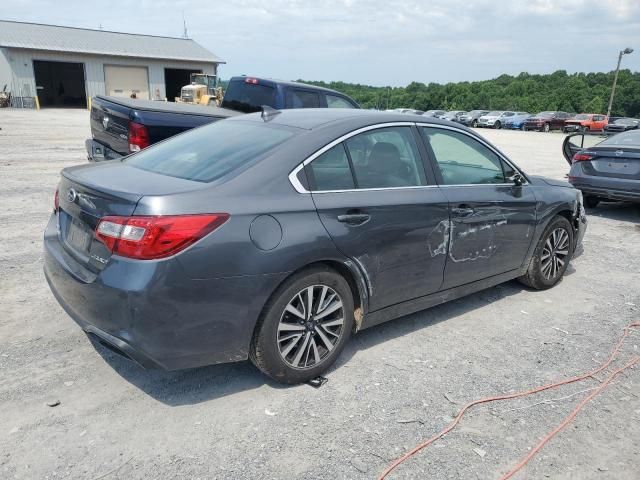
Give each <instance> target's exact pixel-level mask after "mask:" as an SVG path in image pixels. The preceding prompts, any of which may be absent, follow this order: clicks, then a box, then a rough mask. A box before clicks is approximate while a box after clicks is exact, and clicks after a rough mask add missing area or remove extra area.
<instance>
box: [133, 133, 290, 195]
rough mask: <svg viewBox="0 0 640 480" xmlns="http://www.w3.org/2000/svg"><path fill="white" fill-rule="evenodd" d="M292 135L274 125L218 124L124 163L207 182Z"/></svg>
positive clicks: (157, 146)
mask: <svg viewBox="0 0 640 480" xmlns="http://www.w3.org/2000/svg"><path fill="white" fill-rule="evenodd" d="M293 135H294V133H293V131H292V130H289V129H286V128H283V127H280V126H276V125H270V124H265V123H251V122H243V121H233V122H230V121H220V122H216V123H212V124H209V125H206V126H204V127H200V128H196V129H193V130H189V131H188V132H186V133H183V134H181V135H178V136H176V137H173V138H171V139H170V140H167V141H165V142H162V143H159V144H157V145H153V146H151V147H149V148H146V149H144V150H142V151H141V152H138V153H136V154H135V155H133V156H131V157H130V158H128V159H127V160H125V161H126V163H127V164H128V165H132V166H134V167H137V168H141V169H143V170H147V171H150V172H154V173H160V174H162V175H168V176H171V177H178V178H184V179H186V180H195V181H198V182H211V181H213V180H216V179H218V178H220V177H222V176H223V175H226V174H227V173H229V172H231V171H233V170H235V169H236V168H238V167H240V166H241V165H244V164H247V163H249V162H253V161H255V160H257V159H259V158H260V157H261V156H263V155H265V154H267V153H268V152H269V151H270V150H272V149H273V148H275V147H276V146H277V145H279V144H281V143H282V142H284V141H286V140H287V139H288V138H290V137H292V136H293Z"/></svg>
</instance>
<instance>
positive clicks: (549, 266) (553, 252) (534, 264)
mask: <svg viewBox="0 0 640 480" xmlns="http://www.w3.org/2000/svg"><path fill="white" fill-rule="evenodd" d="M572 255H573V228H571V224H570V223H569V220H567V219H566V218H564V217H561V216H557V217H555V218H554V219H553V220H551V222H550V223H549V225H548V226H547V228H546V229H545V231H544V233H543V234H542V237H541V238H540V241H539V242H538V245H537V246H536V249H535V251H534V253H533V257H532V258H531V262H530V263H529V267H528V268H527V271H526V272H525V274H524V275H523V276H521V277H520V278H519V279H518V280H520V282H522V283H524V284H525V285H527V286H528V287H531V288H535V289H536V290H546V289H547V288H551V287H553V286H554V285H555V284H557V283H558V282H559V281H560V280H561V279H562V276H563V275H564V272H565V271H566V270H567V267H568V266H569V261H570V260H571V257H572Z"/></svg>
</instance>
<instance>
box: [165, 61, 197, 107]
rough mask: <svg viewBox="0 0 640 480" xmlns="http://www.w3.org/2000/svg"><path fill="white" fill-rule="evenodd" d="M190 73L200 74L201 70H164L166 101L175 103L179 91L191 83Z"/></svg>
mask: <svg viewBox="0 0 640 480" xmlns="http://www.w3.org/2000/svg"><path fill="white" fill-rule="evenodd" d="M192 73H202V70H187V69H182V68H165V69H164V84H165V89H166V92H167V93H166V95H167V100H169V101H170V102H175V101H176V97H179V96H180V90H181V89H182V87H184V86H185V85H189V83H190V82H191V74H192Z"/></svg>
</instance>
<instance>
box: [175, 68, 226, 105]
mask: <svg viewBox="0 0 640 480" xmlns="http://www.w3.org/2000/svg"><path fill="white" fill-rule="evenodd" d="M216 82H217V78H216V76H215V75H207V74H205V73H192V74H191V83H190V84H189V85H185V86H184V87H182V89H181V90H180V97H176V99H175V100H176V102H178V103H190V104H192V105H193V104H195V105H210V106H213V107H218V106H220V103H221V102H222V88H220V87H216Z"/></svg>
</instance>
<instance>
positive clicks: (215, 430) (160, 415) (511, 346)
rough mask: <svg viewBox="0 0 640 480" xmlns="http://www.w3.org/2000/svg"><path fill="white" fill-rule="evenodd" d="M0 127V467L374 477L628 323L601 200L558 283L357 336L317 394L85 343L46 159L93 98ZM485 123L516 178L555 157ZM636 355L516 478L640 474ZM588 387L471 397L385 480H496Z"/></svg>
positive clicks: (626, 275)
mask: <svg viewBox="0 0 640 480" xmlns="http://www.w3.org/2000/svg"><path fill="white" fill-rule="evenodd" d="M0 128H2V130H0V179H1V182H0V199H1V201H2V209H1V210H0V247H1V248H0V292H1V293H0V301H1V308H0V412H1V413H0V478H3V479H12V478H20V479H33V478H35V479H41V478H43V479H44V478H48V479H61V478H89V479H98V478H100V479H115V478H123V479H124V478H126V479H143V478H144V479H150V478H158V479H168V478H190V479H196V478H202V479H205V478H207V479H210V478H233V479H256V478H264V479H271V478H273V479H280V478H287V479H302V478H313V479H316V478H317V479H337V478H345V479H360V478H362V479H365V478H375V477H376V476H377V475H379V474H380V473H381V472H382V471H383V470H384V467H385V466H386V465H387V464H388V463H389V462H390V461H391V460H393V459H394V458H396V457H398V456H399V455H401V454H402V453H403V452H405V451H406V450H408V449H410V448H411V447H413V446H414V445H416V444H417V443H419V442H420V441H421V440H423V439H425V438H428V437H430V436H431V435H432V434H434V433H435V432H437V431H439V430H440V429H442V428H443V427H444V426H445V425H446V424H447V423H448V422H449V421H450V420H451V418H452V416H454V415H455V414H456V412H457V410H458V409H459V408H460V405H461V404H462V403H466V402H468V401H471V400H473V399H476V398H480V397H482V396H486V395H496V394H502V393H505V392H513V391H518V390H522V389H529V388H531V387H534V386H537V385H541V384H543V383H547V382H550V381H554V380H558V379H562V378H565V377H568V376H573V375H576V374H579V373H582V372H586V371H589V370H591V369H594V368H595V367H596V366H598V365H599V364H600V363H601V362H603V360H604V359H605V358H606V356H607V355H608V353H609V351H610V349H611V347H612V346H613V344H614V343H615V341H616V340H617V339H618V338H619V336H620V334H621V333H622V328H623V326H624V325H626V324H627V323H629V322H630V321H632V320H635V321H638V320H640V318H639V317H640V315H639V311H640V290H639V289H638V285H639V284H640V254H639V252H640V229H639V228H638V225H639V224H640V208H639V207H638V206H635V207H634V206H629V205H623V204H616V203H610V204H604V205H601V206H599V207H598V208H597V209H595V210H591V211H589V212H588V213H589V227H588V230H587V235H586V238H585V253H584V255H582V256H581V257H579V258H577V259H576V260H574V262H573V263H572V266H571V267H570V269H569V271H568V274H567V276H566V277H565V278H564V280H563V281H562V282H561V283H560V284H559V285H558V286H556V287H555V288H553V289H552V290H549V291H546V292H535V291H531V290H527V289H525V288H523V287H522V286H521V285H520V284H519V283H517V282H515V281H514V282H509V283H506V284H503V285H500V286H498V287H496V288H492V289H489V290H486V291H483V292H480V293H477V294H474V295H471V296H469V297H467V298H464V299H461V300H457V301H454V302H450V303H448V304H445V305H442V306H439V307H436V308H432V309H430V310H427V311H424V312H420V313H417V314H414V315H410V316H407V317H405V318H402V319H399V320H396V321H393V322H390V323H387V324H384V325H381V326H379V327H375V328H372V329H369V330H366V331H364V332H361V333H359V334H357V335H356V336H355V337H353V338H352V339H351V341H350V343H349V344H348V345H347V348H346V350H345V351H344V353H343V354H342V356H341V358H340V359H339V361H338V362H337V364H336V366H335V367H334V368H333V369H332V371H331V372H330V373H329V374H328V375H327V376H328V378H329V381H328V383H327V384H326V385H324V386H323V387H321V388H320V389H314V388H312V387H310V386H308V385H300V386H295V387H283V386H280V385H277V384H274V383H272V382H271V381H268V380H266V379H265V377H264V376H262V375H261V374H260V373H259V372H258V371H257V370H256V369H255V368H254V367H253V366H252V365H251V364H250V363H248V362H244V363H238V364H231V365H218V366H212V367H207V368H200V369H195V370H189V371H182V372H175V373H164V372H159V371H144V370H142V369H140V368H139V367H137V366H136V365H133V364H131V363H129V362H128V361H126V360H124V359H122V358H120V357H118V356H115V355H114V354H112V353H110V352H109V351H106V350H104V349H102V348H99V349H97V350H96V348H94V347H93V346H92V344H91V343H90V342H89V341H88V339H87V337H86V336H85V335H84V334H83V333H82V331H81V330H80V328H78V326H77V325H76V324H75V323H74V322H73V321H72V320H71V319H70V318H69V317H68V316H67V315H66V314H65V313H64V311H63V310H62V309H61V308H60V307H59V306H58V304H57V303H56V301H55V299H54V298H53V296H52V295H51V293H50V291H49V289H48V287H47V285H46V282H45V280H44V276H43V274H42V254H41V250H42V243H41V242H42V241H41V238H42V232H43V230H44V226H45V223H46V222H47V219H48V217H49V215H50V213H51V209H52V206H53V193H54V190H55V186H56V183H57V180H58V172H59V170H60V169H61V168H63V167H66V166H69V165H75V164H79V163H83V162H85V161H86V159H85V154H84V145H83V141H84V139H85V138H87V137H88V136H89V129H88V114H87V112H85V111H72V110H68V111H65V110H42V111H40V112H32V111H11V110H0ZM481 133H482V134H484V135H486V137H487V138H489V139H490V140H491V141H492V142H494V143H495V144H496V145H497V146H498V147H500V148H501V149H503V151H505V152H506V153H507V154H509V155H510V156H511V158H513V159H514V160H515V161H516V162H517V163H518V164H519V165H521V166H522V167H523V168H524V169H525V171H527V172H529V173H532V174H543V175H548V176H551V177H554V178H558V179H562V178H564V175H565V174H566V173H567V171H568V165H567V163H566V162H565V160H564V159H563V158H562V155H561V153H560V145H561V142H562V139H563V136H562V135H561V134H544V133H534V132H529V133H524V132H508V131H494V130H486V131H481ZM639 344H640V333H637V334H634V335H633V336H632V337H631V338H629V339H628V341H627V342H626V344H625V346H624V348H623V349H622V357H624V358H625V359H626V358H630V357H631V356H632V355H634V354H635V355H637V354H638V353H639V351H640V349H639V348H638V345H639ZM622 361H623V360H622V359H621V360H620V361H618V362H616V363H615V365H616V366H619V365H621V364H622ZM639 370H640V368H636V369H635V370H633V371H627V373H625V374H623V375H621V376H620V377H618V378H617V379H616V380H615V383H614V384H613V385H612V386H610V387H609V388H608V389H607V390H605V391H604V392H603V393H602V394H601V395H599V396H597V397H596V398H595V399H594V401H593V402H591V403H590V404H588V405H587V406H586V408H585V409H584V410H583V411H582V412H581V413H579V414H578V416H577V417H576V419H575V421H574V422H573V423H572V424H571V425H570V426H569V427H568V428H567V429H566V430H564V431H563V432H561V433H560V434H559V435H558V436H557V437H555V438H554V439H553V440H552V441H551V443H549V444H548V445H547V446H546V447H545V448H544V449H543V450H542V451H541V452H540V453H539V454H538V456H536V457H535V458H534V459H533V460H532V461H531V463H530V464H529V465H527V466H526V467H525V469H524V471H523V472H521V473H519V474H518V475H517V476H516V477H515V478H519V479H523V478H536V479H537V478H560V479H575V478H579V479H616V480H621V479H637V478H638V468H639V467H638V465H639V463H640V462H639V460H640V385H639V382H640V375H639V373H640V372H639ZM598 378H599V379H600V380H602V379H603V378H604V375H603V374H600V375H599V376H598ZM597 385H599V383H598V380H596V379H588V380H585V381H584V382H581V383H578V384H572V385H567V386H563V387H560V388H557V389H553V390H550V391H547V392H545V393H541V394H537V395H535V396H531V397H527V398H524V399H520V400H511V401H504V402H499V403H493V404H489V405H484V406H479V407H477V408H476V409H475V410H472V411H471V412H470V413H469V414H468V415H467V416H465V418H464V419H463V421H462V423H461V425H460V426H459V428H457V429H456V430H454V431H453V432H451V433H450V434H449V435H447V436H446V437H445V438H443V439H441V440H440V441H438V442H436V443H435V444H434V445H432V446H431V447H429V448H427V449H426V450H424V451H422V452H420V453H419V454H417V455H416V456H415V457H414V458H412V459H410V460H409V461H407V462H406V463H405V464H403V465H402V466H400V467H399V468H398V469H397V470H396V471H395V472H394V473H393V474H392V475H391V476H390V477H389V478H398V479H399V478H434V479H440V478H452V479H475V478H478V479H495V478H498V477H499V476H500V475H501V473H504V472H506V471H507V470H508V469H509V468H510V467H512V466H514V465H515V464H516V463H517V462H518V461H519V460H520V459H521V458H522V457H523V456H524V455H526V453H527V452H528V451H529V449H530V448H531V447H532V446H534V445H535V444H536V443H537V442H538V441H539V439H540V438H541V437H542V436H543V435H544V434H545V433H547V432H548V431H550V430H551V429H552V428H553V427H555V426H556V425H557V424H558V423H559V422H560V421H561V420H562V418H564V416H565V415H566V414H568V413H569V412H570V411H571V410H572V409H573V408H574V407H575V406H576V405H577V404H578V402H579V401H580V400H581V399H582V398H584V396H586V395H587V394H588V393H589V392H590V390H589V391H587V390H588V389H593V388H594V387H595V386H597ZM52 401H59V402H60V404H59V405H58V406H56V407H49V406H47V403H48V402H52Z"/></svg>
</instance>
